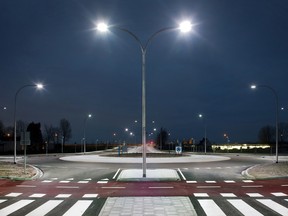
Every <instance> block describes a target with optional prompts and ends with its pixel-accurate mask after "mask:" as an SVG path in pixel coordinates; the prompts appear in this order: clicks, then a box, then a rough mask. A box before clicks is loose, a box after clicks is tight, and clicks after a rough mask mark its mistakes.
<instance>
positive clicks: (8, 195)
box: [6, 193, 22, 197]
mask: <svg viewBox="0 0 288 216" xmlns="http://www.w3.org/2000/svg"><path fill="white" fill-rule="evenodd" d="M21 194H22V193H9V194H7V195H6V196H7V197H18V196H20V195H21Z"/></svg>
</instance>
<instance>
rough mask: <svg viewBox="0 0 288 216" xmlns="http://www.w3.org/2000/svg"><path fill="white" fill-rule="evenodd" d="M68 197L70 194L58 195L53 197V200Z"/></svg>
mask: <svg viewBox="0 0 288 216" xmlns="http://www.w3.org/2000/svg"><path fill="white" fill-rule="evenodd" d="M70 196H71V194H58V195H57V196H55V198H68V197H70Z"/></svg>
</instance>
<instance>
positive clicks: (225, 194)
mask: <svg viewBox="0 0 288 216" xmlns="http://www.w3.org/2000/svg"><path fill="white" fill-rule="evenodd" d="M220 194H221V196H222V197H237V196H236V195H235V194H233V193H220Z"/></svg>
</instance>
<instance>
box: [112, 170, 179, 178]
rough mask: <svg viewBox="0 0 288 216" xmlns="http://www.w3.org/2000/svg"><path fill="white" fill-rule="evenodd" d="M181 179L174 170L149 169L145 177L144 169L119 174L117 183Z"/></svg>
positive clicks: (124, 171) (123, 171)
mask: <svg viewBox="0 0 288 216" xmlns="http://www.w3.org/2000/svg"><path fill="white" fill-rule="evenodd" d="M180 180H181V178H180V176H179V175H178V173H177V171H176V170H173V169H147V170H146V177H143V170H142V169H125V170H122V171H121V173H120V174H119V176H118V178H117V181H180Z"/></svg>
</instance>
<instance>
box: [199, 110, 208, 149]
mask: <svg viewBox="0 0 288 216" xmlns="http://www.w3.org/2000/svg"><path fill="white" fill-rule="evenodd" d="M198 117H199V118H201V119H202V118H204V116H203V115H202V114H199V115H198ZM204 127H205V132H204V139H205V141H204V153H205V154H206V152H207V141H206V140H207V125H206V118H204Z"/></svg>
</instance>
